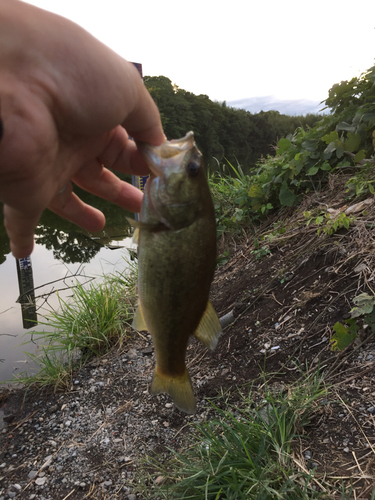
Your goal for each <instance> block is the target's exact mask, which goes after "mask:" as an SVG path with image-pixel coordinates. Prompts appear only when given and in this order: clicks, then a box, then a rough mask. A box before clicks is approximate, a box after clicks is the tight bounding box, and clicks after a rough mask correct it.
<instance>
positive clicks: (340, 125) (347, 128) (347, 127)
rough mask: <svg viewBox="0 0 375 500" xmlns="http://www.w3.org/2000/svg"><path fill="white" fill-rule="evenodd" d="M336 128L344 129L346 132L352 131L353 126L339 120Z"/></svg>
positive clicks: (353, 129)
mask: <svg viewBox="0 0 375 500" xmlns="http://www.w3.org/2000/svg"><path fill="white" fill-rule="evenodd" d="M336 129H337V130H346V131H347V132H354V131H355V126H354V125H350V123H346V122H341V123H339V124H338V125H337V126H336Z"/></svg>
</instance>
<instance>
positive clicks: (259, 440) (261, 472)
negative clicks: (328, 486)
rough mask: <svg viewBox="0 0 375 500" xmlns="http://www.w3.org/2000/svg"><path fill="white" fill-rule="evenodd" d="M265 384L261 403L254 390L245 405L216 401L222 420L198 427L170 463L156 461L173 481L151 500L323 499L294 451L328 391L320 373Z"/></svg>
mask: <svg viewBox="0 0 375 500" xmlns="http://www.w3.org/2000/svg"><path fill="white" fill-rule="evenodd" d="M265 387H266V388H265V391H264V393H263V394H262V395H261V403H260V404H259V405H255V404H254V400H255V399H256V394H252V393H250V394H249V395H247V396H244V398H243V405H242V406H241V407H237V406H236V407H232V406H230V405H228V404H227V403H225V401H223V399H222V398H219V400H218V401H217V405H214V404H213V403H211V404H212V408H211V411H212V410H213V411H214V413H215V414H216V418H213V419H207V420H206V421H205V422H204V423H202V424H197V425H195V432H194V433H193V435H192V437H190V442H189V443H188V444H187V445H186V446H184V448H183V451H181V452H176V451H172V454H173V455H172V457H173V458H172V459H171V460H170V461H169V462H168V463H167V464H166V465H165V466H163V465H161V464H160V460H155V461H151V464H150V465H151V468H152V469H153V475H159V474H162V476H163V477H164V478H168V479H167V484H164V485H162V486H161V487H157V488H155V490H154V492H153V493H151V492H150V491H147V494H146V496H147V498H160V496H163V498H168V499H170V500H172V499H174V498H176V499H177V498H178V499H191V500H195V499H196V500H198V499H199V500H201V499H202V498H204V499H206V500H211V499H212V500H216V499H221V498H223V499H224V498H225V499H228V500H237V499H238V500H240V499H243V500H245V499H246V500H251V499H257V500H258V499H259V500H260V499H263V500H268V499H269V500H271V499H274V498H279V499H288V500H289V499H290V500H293V499H296V500H297V499H306V500H307V499H312V498H318V497H319V496H320V494H319V493H318V492H317V491H316V489H314V488H313V487H312V484H311V483H312V481H311V477H312V474H313V472H311V473H310V474H306V473H304V472H301V471H300V470H299V469H298V468H297V467H296V465H295V462H294V461H293V458H292V450H293V440H294V439H295V438H296V437H297V436H298V434H300V433H301V430H302V429H303V428H304V427H305V426H306V425H308V424H309V421H310V417H311V415H312V414H313V412H314V410H315V408H316V407H317V401H318V400H319V399H321V398H322V397H323V396H324V395H325V393H326V391H325V389H324V387H323V386H322V384H321V378H320V376H319V374H318V373H316V374H315V375H313V376H311V377H304V378H303V379H302V380H300V381H298V382H297V383H295V384H294V385H293V386H291V387H289V388H288V390H287V391H284V392H280V393H278V394H274V393H273V392H272V391H271V390H270V389H269V388H268V386H267V384H266V386H265ZM254 396H255V397H254ZM219 406H224V409H220V408H219ZM155 469H156V470H155ZM142 476H144V471H142ZM149 483H151V484H155V483H154V481H149ZM143 493H144V491H143ZM150 494H151V496H150Z"/></svg>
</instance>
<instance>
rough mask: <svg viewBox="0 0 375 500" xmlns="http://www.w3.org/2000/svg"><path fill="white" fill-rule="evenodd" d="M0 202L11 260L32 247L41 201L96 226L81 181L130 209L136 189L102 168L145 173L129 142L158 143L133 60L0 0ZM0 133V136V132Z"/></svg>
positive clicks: (57, 20)
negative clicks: (78, 192) (74, 186)
mask: <svg viewBox="0 0 375 500" xmlns="http://www.w3.org/2000/svg"><path fill="white" fill-rule="evenodd" d="M0 116H1V126H0V132H1V129H2V132H3V133H2V134H1V133H0V201H1V202H2V203H3V204H4V223H5V228H6V230H7V233H8V235H9V238H10V244H11V250H12V253H13V255H14V256H15V257H17V258H22V257H26V256H27V255H29V254H30V253H31V252H32V249H33V244H34V243H33V239H34V230H35V227H36V226H37V224H38V221H39V219H40V216H41V214H42V212H43V210H44V209H45V208H47V207H48V208H49V209H50V210H52V211H54V212H55V213H57V214H58V215H60V216H61V217H64V218H65V219H67V220H69V221H71V222H73V223H75V224H77V225H79V226H81V227H83V228H85V229H87V230H88V231H98V230H100V229H102V228H103V226H104V224H105V218H104V215H103V214H102V213H101V212H100V211H99V210H97V209H95V208H93V207H91V206H89V205H86V204H85V203H83V202H82V201H81V200H80V199H79V198H78V197H77V196H76V195H75V194H74V193H73V190H72V183H71V182H72V181H73V182H74V183H75V184H77V185H78V186H80V187H81V188H83V189H85V190H86V191H89V192H90V193H93V194H95V195H97V196H100V197H102V198H104V199H106V200H109V201H112V202H113V203H116V204H117V205H120V206H121V207H123V208H126V209H128V210H130V211H135V212H137V211H139V210H140V206H141V202H142V193H141V192H140V191H139V190H137V189H136V188H134V187H133V186H131V185H129V184H127V183H125V182H123V181H120V179H119V178H118V177H117V176H116V175H115V174H114V173H113V172H111V171H110V170H109V169H115V170H118V171H121V172H125V173H130V174H137V175H142V174H146V173H148V172H149V169H148V167H147V164H146V162H145V160H144V159H143V158H142V157H141V155H140V153H139V151H138V149H137V146H136V144H135V142H133V141H131V140H129V135H130V136H132V137H133V138H134V139H135V140H137V141H142V142H145V143H149V144H153V145H159V144H161V143H162V142H164V140H165V136H164V134H163V130H162V126H161V121H160V115H159V112H158V110H157V108H156V106H155V104H154V102H153V100H152V98H151V96H150V95H149V93H148V92H147V90H146V88H145V87H144V85H143V82H142V80H141V78H140V77H139V74H138V72H137V70H136V69H135V67H134V66H133V64H131V63H129V62H127V61H125V60H124V59H123V58H121V57H120V56H119V55H117V54H116V53H115V52H113V51H112V50H110V49H109V48H108V47H106V46H105V45H103V44H102V43H101V42H99V41H98V40H97V39H95V38H94V37H93V36H91V35H90V34H89V33H87V32H86V31H85V30H83V29H82V28H80V27H79V26H77V25H76V24H74V23H72V22H71V21H68V20H67V19H65V18H62V17H60V16H57V15H55V14H52V13H49V12H46V11H44V10H41V9H38V8H36V7H33V6H31V5H28V4H26V3H23V2H19V1H17V0H0ZM1 135H2V137H1Z"/></svg>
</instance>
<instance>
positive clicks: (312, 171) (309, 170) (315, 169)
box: [307, 166, 319, 175]
mask: <svg viewBox="0 0 375 500" xmlns="http://www.w3.org/2000/svg"><path fill="white" fill-rule="evenodd" d="M318 170H319V167H317V166H314V167H311V168H309V169H308V171H307V175H315V174H316V173H317V172H318Z"/></svg>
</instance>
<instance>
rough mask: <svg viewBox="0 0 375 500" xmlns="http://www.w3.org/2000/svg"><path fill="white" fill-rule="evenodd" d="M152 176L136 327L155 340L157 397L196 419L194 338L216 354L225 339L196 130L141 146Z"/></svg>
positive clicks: (142, 227)
mask: <svg viewBox="0 0 375 500" xmlns="http://www.w3.org/2000/svg"><path fill="white" fill-rule="evenodd" d="M137 147H138V149H139V151H140V152H141V154H142V155H143V157H144V158H145V159H146V161H147V163H148V165H149V168H150V170H151V172H152V174H151V176H150V178H149V179H148V180H147V183H146V186H145V191H144V197H143V201H142V206H141V212H140V218H139V221H130V222H131V224H132V225H133V226H135V228H136V229H135V239H136V240H137V243H138V307H137V310H136V312H135V315H134V320H133V328H134V329H135V330H138V331H142V330H146V331H148V332H149V333H150V334H151V337H152V341H153V345H154V349H155V358H156V364H155V370H154V375H153V379H152V383H151V387H150V393H151V394H153V395H155V394H160V393H162V392H165V393H167V394H169V396H170V397H171V398H172V400H173V402H174V404H175V405H176V407H177V408H179V409H180V410H182V411H184V412H186V413H188V414H192V413H194V412H195V408H196V402H195V397H194V393H193V388H192V385H191V380H190V377H189V374H188V371H187V368H186V364H185V356H186V350H187V346H188V342H189V338H190V337H191V336H192V335H195V336H196V337H197V338H198V339H199V340H200V341H201V342H203V343H204V344H205V345H206V346H207V347H208V348H210V349H214V348H215V347H216V345H217V343H218V339H219V336H220V335H221V333H222V329H221V326H220V322H219V319H218V316H217V314H216V312H215V310H214V307H213V305H212V303H211V302H210V300H209V293H210V286H211V282H212V280H213V277H214V272H215V267H216V220H215V211H214V206H213V202H212V198H211V193H210V190H209V186H208V182H207V177H206V173H205V170H204V167H203V162H202V154H201V153H200V151H199V150H198V148H197V146H196V144H195V140H194V134H193V132H188V133H187V134H186V136H185V137H183V138H181V139H176V140H171V141H165V142H164V143H163V144H161V145H160V146H152V145H149V144H145V143H138V144H137Z"/></svg>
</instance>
